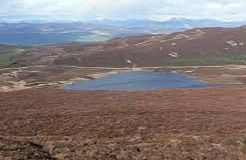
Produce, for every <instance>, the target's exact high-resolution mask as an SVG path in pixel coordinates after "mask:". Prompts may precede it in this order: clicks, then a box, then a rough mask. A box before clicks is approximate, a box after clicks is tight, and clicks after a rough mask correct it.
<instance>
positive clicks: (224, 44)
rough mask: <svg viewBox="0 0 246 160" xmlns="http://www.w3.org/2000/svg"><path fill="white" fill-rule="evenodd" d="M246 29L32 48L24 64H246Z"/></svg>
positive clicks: (22, 61) (192, 32) (205, 30)
mask: <svg viewBox="0 0 246 160" xmlns="http://www.w3.org/2000/svg"><path fill="white" fill-rule="evenodd" d="M245 53H246V27H240V28H227V29H225V28H197V29H191V30H187V31H185V32H176V33H172V34H169V35H146V36H132V37H128V38H121V39H114V40H111V41H106V42H102V43H97V44H94V45H80V44H66V45H56V46H42V47H35V48H29V49H27V50H26V54H25V55H24V56H21V57H19V58H17V59H16V62H17V63H19V64H20V65H24V66H25V65H48V64H55V65H72V66H86V67H133V66H135V67H144V66H154V67H156V66H166V65H171V66H182V65H184V66H185V65H224V64H245V62H246V55H245Z"/></svg>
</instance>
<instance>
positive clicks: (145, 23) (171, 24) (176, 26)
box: [94, 18, 246, 32]
mask: <svg viewBox="0 0 246 160" xmlns="http://www.w3.org/2000/svg"><path fill="white" fill-rule="evenodd" d="M94 24H100V25H107V26H114V27H125V28H145V29H146V30H150V31H159V32H163V31H165V32H168V31H169V32H173V31H181V30H186V29H192V28H201V27H225V28H232V27H240V26H242V25H245V24H246V22H244V21H232V22H224V21H218V20H212V19H201V20H192V19H185V18H172V19H170V20H167V21H151V20H125V21H114V20H100V21H94Z"/></svg>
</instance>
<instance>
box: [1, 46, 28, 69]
mask: <svg viewBox="0 0 246 160" xmlns="http://www.w3.org/2000/svg"><path fill="white" fill-rule="evenodd" d="M22 54H24V50H22V49H16V50H3V51H0V68H6V67H14V66H16V65H13V64H12V62H13V61H12V60H13V58H15V57H16V56H20V55H22Z"/></svg>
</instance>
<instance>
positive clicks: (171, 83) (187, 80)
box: [64, 71, 207, 90]
mask: <svg viewBox="0 0 246 160" xmlns="http://www.w3.org/2000/svg"><path fill="white" fill-rule="evenodd" d="M206 86H207V84H206V83H203V82H201V81H199V80H198V79H196V78H193V77H189V76H184V75H179V74H174V73H166V72H147V71H131V72H121V73H117V74H114V75H110V76H106V77H103V78H99V79H95V80H89V81H82V82H78V83H74V84H68V85H65V86H64V89H67V90H153V89H164V88H199V87H206Z"/></svg>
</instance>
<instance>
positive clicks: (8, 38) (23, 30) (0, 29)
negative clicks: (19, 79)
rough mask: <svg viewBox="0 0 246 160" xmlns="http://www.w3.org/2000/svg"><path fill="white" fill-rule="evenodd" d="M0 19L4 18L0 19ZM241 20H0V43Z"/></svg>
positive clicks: (93, 38)
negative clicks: (8, 21) (10, 21)
mask: <svg viewBox="0 0 246 160" xmlns="http://www.w3.org/2000/svg"><path fill="white" fill-rule="evenodd" d="M0 21H1V17H0ZM2 21H4V19H3V18H2ZM245 24H246V23H244V22H222V21H217V20H190V19H180V18H173V19H170V20H168V21H161V22H160V21H150V20H125V21H118V20H108V19H103V20H97V21H87V22H53V23H51V22H45V21H44V20H43V19H42V20H40V21H38V20H37V21H35V23H34V22H14V23H13V22H12V23H6V22H2V23H0V44H10V45H46V44H57V43H74V42H77V43H91V42H100V41H106V40H110V39H114V38H123V37H127V36H136V35H146V34H166V33H172V32H177V31H184V30H187V29H192V28H199V27H226V28H231V27H239V26H241V25H245Z"/></svg>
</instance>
